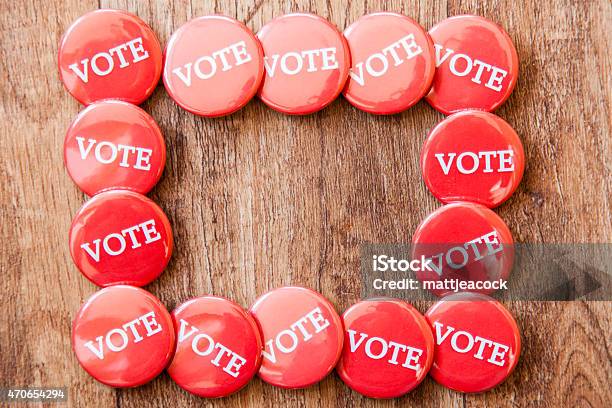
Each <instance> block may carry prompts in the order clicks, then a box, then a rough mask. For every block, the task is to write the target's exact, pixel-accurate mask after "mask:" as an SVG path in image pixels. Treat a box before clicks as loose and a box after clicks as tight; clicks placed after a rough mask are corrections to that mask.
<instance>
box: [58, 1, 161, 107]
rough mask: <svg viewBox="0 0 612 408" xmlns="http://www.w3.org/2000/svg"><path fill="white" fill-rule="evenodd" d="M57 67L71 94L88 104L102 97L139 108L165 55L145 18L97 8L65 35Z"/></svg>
mask: <svg viewBox="0 0 612 408" xmlns="http://www.w3.org/2000/svg"><path fill="white" fill-rule="evenodd" d="M58 67H59V71H60V77H61V79H62V82H63V83H64V86H65V87H66V89H67V90H68V92H70V94H71V95H72V96H74V97H75V98H76V99H77V100H78V101H79V102H81V103H82V104H84V105H89V104H90V103H92V102H95V101H99V100H102V99H119V100H122V101H126V102H130V103H134V104H136V105H138V104H140V103H142V102H143V101H144V100H145V99H147V98H148V97H149V96H150V95H151V94H152V93H153V90H154V89H155V86H156V85H157V82H158V81H159V77H160V75H161V70H162V52H161V47H160V45H159V42H158V41H157V37H155V33H153V30H151V28H150V27H149V26H148V25H147V24H146V23H145V22H144V21H142V20H141V19H140V18H138V17H136V16H135V15H133V14H130V13H128V12H126V11H121V10H110V9H103V10H95V11H92V12H90V13H87V14H85V15H83V16H82V17H80V18H79V19H78V20H76V21H75V22H74V23H73V24H72V25H71V26H70V28H68V30H67V31H66V33H65V34H64V36H63V37H62V40H61V42H60V45H59V55H58Z"/></svg>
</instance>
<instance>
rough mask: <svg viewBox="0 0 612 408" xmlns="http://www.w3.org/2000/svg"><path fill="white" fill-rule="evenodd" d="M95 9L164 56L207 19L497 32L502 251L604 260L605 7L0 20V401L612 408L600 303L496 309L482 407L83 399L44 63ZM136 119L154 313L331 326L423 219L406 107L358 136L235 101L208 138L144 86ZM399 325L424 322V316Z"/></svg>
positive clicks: (314, 5)
mask: <svg viewBox="0 0 612 408" xmlns="http://www.w3.org/2000/svg"><path fill="white" fill-rule="evenodd" d="M518 3H521V4H520V5H519V4H518ZM98 7H116V8H122V9H127V10H130V11H132V12H134V13H136V14H138V15H139V16H140V17H142V18H143V19H144V20H145V21H147V22H149V23H150V24H151V26H152V27H153V29H154V30H155V32H156V33H157V34H158V35H159V38H160V40H161V41H162V43H164V44H165V42H166V41H167V39H168V37H169V36H170V34H171V33H172V32H173V31H174V30H175V29H176V28H178V27H179V26H180V25H181V24H183V23H184V22H186V21H187V20H189V19H191V18H193V17H196V16H200V15H205V14H210V13H222V14H227V15H229V16H232V17H235V18H237V19H239V20H242V21H244V22H245V23H246V24H247V25H248V26H249V27H250V28H251V29H253V30H254V31H257V30H258V29H259V28H260V27H261V26H262V25H263V24H265V23H266V22H267V21H269V20H270V19H271V18H273V17H275V16H278V15H281V14H284V13H286V12H290V11H311V12H314V13H317V14H320V15H321V16H324V17H326V18H328V19H329V20H331V21H332V22H333V23H335V24H336V25H337V26H338V27H339V28H340V29H344V28H345V27H347V26H348V25H349V24H350V23H352V22H353V21H355V20H356V19H357V18H358V17H359V16H361V15H363V14H365V13H368V12H373V11H379V10H390V11H398V12H401V13H404V14H406V15H409V16H411V17H413V18H414V19H416V20H417V21H419V22H420V23H421V24H422V25H423V26H425V27H426V28H430V27H431V26H432V25H433V24H435V23H436V22H438V21H439V20H441V19H443V18H445V17H447V16H451V15H456V14H463V13H474V14H479V15H482V16H484V17H487V18H490V19H492V20H494V21H498V22H500V23H501V24H502V25H503V26H504V27H505V28H506V29H507V31H508V32H509V33H510V36H511V37H512V38H513V40H514V42H515V44H516V47H517V50H518V53H519V57H520V61H521V74H520V79H519V82H518V85H517V87H516V90H515V91H514V94H513V95H512V97H511V98H510V99H509V101H508V102H507V103H506V104H505V105H504V106H503V107H502V108H501V109H500V110H499V111H498V114H499V115H500V116H502V117H503V118H505V119H506V120H507V121H508V122H510V123H511V124H512V125H513V126H514V127H515V129H516V130H517V132H518V133H519V135H521V137H522V140H523V143H524V145H525V150H526V154H527V169H526V173H525V178H524V180H523V182H522V184H521V186H520V187H519V189H518V191H517V192H516V193H515V195H514V196H513V198H511V199H510V200H509V201H508V202H507V203H506V204H504V205H503V206H502V207H501V208H500V209H499V210H498V213H499V214H500V215H501V216H502V218H503V219H504V220H505V221H506V222H507V223H508V225H509V226H510V229H511V230H512V232H513V234H514V236H515V238H516V240H517V241H520V242H612V218H611V217H610V214H611V212H612V208H611V202H612V196H611V191H612V177H611V175H610V163H611V162H612V154H611V146H610V144H611V139H612V138H611V123H610V122H611V116H610V112H611V108H612V107H611V99H610V92H611V90H612V78H611V72H612V71H611V68H612V67H611V55H610V54H611V48H612V47H611V45H610V41H611V40H610V39H611V38H612V32H611V28H610V27H611V25H610V22H611V21H612V6H611V3H610V2H609V1H606V0H601V1H584V2H582V1H581V2H574V1H569V0H567V1H564V0H557V1H550V0H530V1H524V2H516V1H512V0H508V1H501V0H500V1H490V2H481V1H477V0H466V1H459V0H448V1H445V0H422V1H391V2H383V1H365V0H353V1H332V0H330V1H316V0H312V1H298V2H283V1H280V0H256V1H240V2H239V1H236V2H229V1H216V2H213V1H192V2H190V1H185V0H177V1H173V2H165V1H161V0H160V1H155V2H153V1H152V2H145V1H106V0H103V1H100V2H96V1H83V0H47V1H34V0H27V1H23V2H19V3H13V2H9V1H2V2H0V19H1V30H2V31H1V37H0V41H1V48H0V75H1V78H0V79H1V84H0V87H1V88H0V89H1V91H2V106H1V107H0V131H1V133H0V180H1V187H2V188H1V190H0V204H1V209H0V210H1V213H0V214H1V225H0V230H1V232H2V238H3V242H2V249H1V250H0V277H1V280H0V304H1V305H2V308H3V309H2V312H1V313H0V323H1V324H0V357H1V359H0V386H8V385H21V386H27V385H29V386H67V387H69V390H70V404H71V405H74V406H90V405H91V406H111V405H114V406H117V407H139V406H144V405H150V406H158V407H167V406H182V405H206V406H213V405H215V406H217V405H219V406H221V405H227V406H239V407H246V406H285V405H287V406H300V407H301V406H304V407H315V406H346V407H349V406H367V407H382V406H402V407H403V406H426V407H428V406H430V407H439V406H451V407H481V406H482V407H485V406H489V407H510V406H512V407H517V406H520V407H523V406H530V405H535V406H541V407H560V406H566V407H576V406H584V407H610V406H612V395H611V391H610V384H612V366H611V352H610V349H611V347H612V321H611V317H610V311H611V307H610V303H609V302H566V303H563V302H557V303H553V302H549V303H546V302H515V303H511V304H508V307H509V308H510V310H511V311H512V312H513V313H514V315H515V316H516V318H517V321H518V323H519V326H520V327H521V330H522V333H523V342H524V351H523V355H522V357H521V360H520V362H519V365H518V368H517V370H516V372H515V373H514V374H513V375H512V376H511V377H510V378H509V380H508V381H506V382H505V383H504V384H503V385H501V386H500V387H498V388H496V389H494V390H493V391H491V392H488V393H485V394H482V395H462V394H459V393H455V392H452V391H449V390H446V389H444V388H443V387H441V386H438V385H437V384H435V383H434V382H433V381H432V380H431V379H427V380H426V381H425V382H424V384H423V385H422V386H420V387H419V388H418V389H417V390H415V391H414V392H412V393H410V394H409V395H407V396H405V397H403V398H400V399H396V400H391V401H375V400H370V399H366V398H363V397H361V396H359V395H358V394H356V393H354V392H352V391H351V390H349V389H348V388H347V387H346V386H344V385H343V384H342V383H341V381H340V380H339V379H338V378H337V376H336V375H335V374H333V375H330V376H329V377H328V378H326V379H325V380H324V381H323V382H321V383H320V384H318V385H316V386H313V387H311V388H309V389H306V390H298V391H285V390H280V389H278V388H275V387H272V386H268V385H266V384H263V383H262V382H261V381H260V380H257V379H256V380H254V381H252V383H251V384H250V385H249V386H248V387H247V388H246V389H244V390H243V391H241V392H239V393H238V394H236V395H234V396H231V397H229V398H226V399H223V400H215V401H211V400H204V399H199V398H195V397H193V396H190V395H188V394H187V393H185V392H183V391H181V390H180V389H179V388H178V387H177V386H176V385H175V384H173V383H172V381H171V380H170V378H169V377H168V376H167V375H166V374H163V375H161V376H160V377H159V378H157V379H156V380H154V381H153V382H151V383H150V384H148V385H145V386H143V387H140V388H136V389H129V390H114V389H111V388H107V387H105V386H102V385H100V384H98V383H96V382H95V381H94V380H93V379H92V378H90V377H89V376H88V375H87V374H86V373H85V371H83V370H82V369H81V368H80V367H79V365H78V363H77V361H76V359H75V358H74V356H73V353H72V350H71V347H70V322H71V319H72V317H73V316H74V314H75V313H76V311H77V310H78V308H79V306H80V305H81V303H82V302H83V300H84V299H86V298H87V297H88V296H90V295H91V294H92V293H94V291H95V290H96V287H94V286H93V285H92V284H91V283H89V282H88V281H87V280H86V279H84V278H83V277H82V276H81V275H80V273H79V272H78V270H77V269H76V267H75V266H74V265H73V263H72V261H71V259H70V255H69V251H68V245H67V234H68V229H69V226H70V222H71V218H72V216H73V215H74V214H75V213H76V212H77V210H78V208H79V207H80V206H81V205H82V203H83V202H84V200H85V196H84V195H83V194H81V193H80V192H79V191H78V189H77V188H76V187H75V186H74V185H73V183H72V182H71V180H70V179H69V177H68V176H67V174H66V172H65V170H64V167H63V161H62V142H63V137H64V132H65V130H66V129H67V127H68V125H69V124H70V122H71V120H72V119H73V117H74V116H75V115H76V113H77V112H78V111H79V109H80V106H79V104H78V103H77V102H76V101H75V100H73V99H72V98H71V97H70V96H69V95H68V93H67V92H66V91H65V90H64V89H63V87H62V85H61V83H60V81H59V79H58V74H57V70H56V52H57V44H58V40H59V38H60V36H61V34H62V33H63V31H64V30H65V29H66V28H67V27H68V26H69V24H70V23H71V22H72V21H73V20H75V19H76V18H77V17H79V16H80V15H82V14H83V13H85V12H86V11H89V10H92V9H95V8H98ZM143 107H144V108H145V109H146V110H147V111H148V112H150V113H151V114H152V115H153V116H154V117H155V118H156V119H157V121H158V122H159V124H160V126H161V128H162V130H163V132H164V135H165V138H166V143H167V147H168V163H167V167H166V171H165V175H164V177H163V179H162V180H161V182H160V183H159V185H158V186H157V187H156V188H155V190H154V191H153V192H152V193H151V194H150V196H151V197H152V198H153V199H154V200H155V201H156V202H157V203H159V204H160V205H161V207H162V208H163V209H164V210H165V211H166V213H167V214H168V216H169V218H170V220H171V222H172V225H173V228H174V233H175V240H176V251H175V253H174V256H173V258H172V261H171V263H170V265H169V267H168V269H167V271H166V272H165V273H164V274H163V275H162V276H161V278H160V279H158V280H157V281H156V282H154V283H153V284H151V285H149V286H148V289H149V290H150V291H152V292H153V293H154V294H156V295H158V296H159V297H160V298H161V300H162V301H163V302H164V303H165V304H166V305H167V306H168V308H169V309H172V308H173V307H174V306H176V305H177V304H179V303H180V302H182V301H184V300H186V299H187V298H189V297H192V296H195V295H201V294H207V293H213V294H217V295H223V296H227V297H230V298H232V299H235V300H236V301H237V302H239V303H240V304H242V305H243V306H245V307H247V306H248V305H250V304H251V303H252V302H253V301H254V300H255V298H256V297H257V296H259V295H261V294H262V293H264V292H265V291H267V290H268V289H270V288H274V287H278V286H281V285H286V284H296V285H305V286H308V287H312V288H313V289H316V290H318V291H320V292H322V293H323V294H324V295H325V296H327V297H328V298H329V299H330V300H331V301H332V302H333V303H334V305H335V306H336V307H337V309H338V310H339V311H342V310H344V309H345V308H347V307H348V306H349V305H351V304H352V303H354V302H355V301H357V300H358V299H360V291H361V288H360V278H359V246H360V244H362V243H364V242H401V241H406V240H407V239H408V237H410V235H411V234H412V231H414V229H415V228H416V226H417V225H418V223H419V222H420V221H421V220H422V219H423V218H424V217H425V216H426V214H428V213H429V212H430V211H432V210H434V209H435V208H437V207H438V203H437V202H436V200H435V199H434V198H433V197H432V196H431V195H430V194H429V193H428V192H427V190H426V188H425V186H424V184H423V183H422V181H421V178H420V174H419V168H418V159H417V158H418V156H419V153H420V149H421V145H422V143H423V141H424V138H425V135H426V134H427V131H428V130H429V129H430V128H431V127H432V126H434V125H435V124H436V123H437V122H438V121H439V120H440V119H442V115H440V114H438V113H437V112H435V111H434V110H433V109H431V108H430V107H429V106H427V104H426V103H424V102H421V103H419V104H418V105H416V106H415V107H414V108H412V109H410V110H408V111H406V112H404V113H402V114H398V115H394V116H390V117H375V116H372V115H369V114H366V113H363V112H360V111H358V110H356V109H354V108H352V107H351V106H350V105H349V104H348V103H347V102H346V101H344V100H342V99H339V100H337V101H336V102H334V103H333V104H332V105H331V106H329V107H328V108H327V109H325V110H324V111H322V112H320V113H317V114H314V115H311V116H306V117H288V116H284V115H281V114H278V113H276V112H274V111H272V110H270V109H268V108H266V107H265V106H264V105H263V104H262V103H260V102H259V101H253V102H252V103H250V104H249V105H248V106H246V107H245V108H244V109H242V110H241V111H239V112H238V113H236V114H234V115H231V116H229V117H225V118H221V119H214V120H212V119H203V118H198V117H195V116H194V115H191V114H189V113H187V112H185V111H182V110H181V109H180V108H178V107H177V106H176V105H175V104H174V103H173V102H172V101H171V100H170V98H169V97H168V96H167V95H166V93H165V91H164V89H163V86H161V85H160V86H159V87H158V89H157V90H156V92H155V93H154V95H153V97H152V98H151V99H150V100H148V101H147V102H146V103H145V104H144V105H143ZM416 306H417V307H418V308H419V309H420V310H421V311H423V312H424V311H425V310H426V308H427V306H428V304H426V303H425V302H422V303H418V304H416Z"/></svg>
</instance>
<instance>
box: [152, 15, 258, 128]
mask: <svg viewBox="0 0 612 408" xmlns="http://www.w3.org/2000/svg"><path fill="white" fill-rule="evenodd" d="M262 78H263V50H262V48H261V44H260V43H259V41H258V40H257V38H256V37H255V35H254V34H253V33H252V32H251V30H249V29H248V28H247V27H246V26H245V25H244V24H242V23H241V22H239V21H237V20H234V19H233V18H230V17H225V16H219V15H214V16H204V17H198V18H195V19H193V20H191V21H189V22H187V23H185V24H184V25H183V26H181V27H180V28H179V29H178V30H177V31H176V32H175V33H174V34H172V37H171V38H170V40H169V41H168V45H167V46H166V51H165V64H164V85H165V86H166V90H167V91H168V94H169V95H170V97H171V98H172V99H174V101H175V102H176V103H177V104H178V105H179V106H181V107H182V108H183V109H185V110H187V111H189V112H191V113H194V114H196V115H200V116H208V117H215V116H223V115H228V114H230V113H233V112H235V111H237V110H238V109H240V108H242V107H243V106H244V105H246V104H247V103H248V102H249V101H250V100H251V98H253V96H255V93H257V89H258V88H259V85H260V84H261V80H262Z"/></svg>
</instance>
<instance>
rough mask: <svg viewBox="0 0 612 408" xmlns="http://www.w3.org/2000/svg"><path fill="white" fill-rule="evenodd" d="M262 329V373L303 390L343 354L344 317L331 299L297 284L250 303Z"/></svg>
mask: <svg viewBox="0 0 612 408" xmlns="http://www.w3.org/2000/svg"><path fill="white" fill-rule="evenodd" d="M250 312H251V314H252V315H253V317H255V319H256V320H257V322H258V323H259V327H260V329H261V332H262V337H263V342H264V350H263V360H262V363H261V368H260V369H259V376H260V377H261V379H262V380H264V381H266V382H267V383H270V384H272V385H276V386H278V387H282V388H304V387H308V386H309V385H312V384H315V383H317V382H319V381H321V380H322V379H323V378H324V377H325V376H326V375H327V374H329V373H330V372H331V371H332V370H333V369H334V366H335V365H336V363H337V362H338V359H339V358H340V353H341V352H342V340H343V338H344V334H343V333H342V321H341V320H340V316H338V314H337V313H336V311H335V310H334V307H333V306H332V304H331V303H329V301H327V300H326V299H325V298H324V297H323V296H321V295H320V294H318V293H317V292H314V291H312V290H310V289H306V288H298V287H293V286H288V287H283V288H279V289H275V290H273V291H271V292H268V293H266V294H265V295H263V296H262V297H260V298H259V299H257V301H256V302H255V304H254V305H253V306H252V307H251V310H250Z"/></svg>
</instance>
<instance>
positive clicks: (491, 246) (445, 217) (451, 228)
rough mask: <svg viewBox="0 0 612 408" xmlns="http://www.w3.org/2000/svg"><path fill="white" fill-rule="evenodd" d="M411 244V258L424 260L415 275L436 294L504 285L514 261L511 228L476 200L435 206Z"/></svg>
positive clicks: (499, 287)
mask: <svg viewBox="0 0 612 408" xmlns="http://www.w3.org/2000/svg"><path fill="white" fill-rule="evenodd" d="M412 243H413V253H412V257H413V259H419V260H421V259H423V260H424V264H426V265H428V268H425V267H424V268H421V269H420V270H419V271H417V273H416V276H417V278H418V279H419V280H420V281H421V282H423V287H424V288H426V289H429V290H430V291H431V292H432V293H434V294H435V295H437V296H443V295H445V294H447V293H450V292H452V291H454V290H455V289H457V290H461V291H472V292H479V293H491V292H493V291H495V290H498V289H501V288H504V286H505V285H506V283H505V281H506V280H507V279H508V276H509V275H510V271H511V270H512V264H513V262H514V246H513V240H512V234H511V233H510V230H509V229H508V227H507V226H506V224H505V223H504V221H503V220H502V219H501V218H499V216H497V214H495V213H494V212H493V211H491V210H490V209H488V208H487V207H484V206H482V205H480V204H472V203H453V204H448V205H445V206H444V207H441V208H439V209H438V210H436V211H434V212H433V213H431V214H430V215H429V216H428V217H427V218H426V219H425V220H424V221H423V222H422V223H421V225H419V226H418V228H417V230H416V232H415V233H414V236H413V238H412ZM459 284H461V286H457V285H459Z"/></svg>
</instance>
